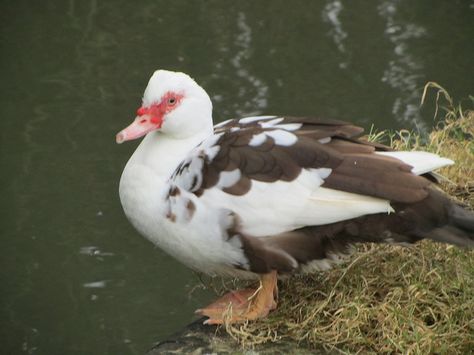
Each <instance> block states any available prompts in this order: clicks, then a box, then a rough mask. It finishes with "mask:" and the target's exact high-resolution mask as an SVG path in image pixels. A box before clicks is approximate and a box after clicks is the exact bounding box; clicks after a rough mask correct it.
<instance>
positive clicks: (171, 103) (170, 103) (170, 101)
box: [168, 97, 176, 106]
mask: <svg viewBox="0 0 474 355" xmlns="http://www.w3.org/2000/svg"><path fill="white" fill-rule="evenodd" d="M175 103H176V99H175V98H174V97H170V98H169V99H168V105H171V106H173V105H174V104H175Z"/></svg>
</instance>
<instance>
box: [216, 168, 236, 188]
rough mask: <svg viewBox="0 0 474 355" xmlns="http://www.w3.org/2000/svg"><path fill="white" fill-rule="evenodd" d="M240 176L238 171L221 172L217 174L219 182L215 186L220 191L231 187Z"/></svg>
mask: <svg viewBox="0 0 474 355" xmlns="http://www.w3.org/2000/svg"><path fill="white" fill-rule="evenodd" d="M241 176H242V174H241V172H240V170H239V169H235V170H232V171H221V173H220V174H219V181H218V182H217V185H216V186H217V187H218V188H221V189H224V188H226V187H231V186H233V185H234V184H235V183H236V182H237V181H239V180H240V177H241Z"/></svg>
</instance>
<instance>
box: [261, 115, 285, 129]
mask: <svg viewBox="0 0 474 355" xmlns="http://www.w3.org/2000/svg"><path fill="white" fill-rule="evenodd" d="M281 121H283V117H278V118H275V119H273V120H270V121H265V122H260V123H259V125H260V126H261V127H262V128H273V127H275V125H276V124H278V123H280V122H281Z"/></svg>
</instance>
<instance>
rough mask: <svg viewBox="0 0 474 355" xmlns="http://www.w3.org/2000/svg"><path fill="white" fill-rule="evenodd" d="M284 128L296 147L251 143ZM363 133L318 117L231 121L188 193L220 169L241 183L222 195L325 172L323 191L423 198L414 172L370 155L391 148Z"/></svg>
mask: <svg viewBox="0 0 474 355" xmlns="http://www.w3.org/2000/svg"><path fill="white" fill-rule="evenodd" d="M277 119H281V120H280V121H279V122H277V123H276V124H275V125H274V126H271V125H268V122H271V121H272V120H277ZM262 123H263V126H262ZM265 123H267V125H266V126H265ZM285 125H286V126H285ZM298 126H299V127H298ZM286 127H291V128H288V131H287V132H289V133H290V134H294V135H295V136H296V137H297V140H296V142H294V144H291V145H283V144H277V142H276V141H275V139H274V138H272V137H271V134H270V135H267V136H265V139H262V140H261V141H260V142H259V143H260V144H254V145H253V146H252V145H250V142H251V141H252V138H253V137H255V136H256V135H259V134H262V133H263V134H266V133H270V132H272V131H275V130H285V129H286ZM295 127H296V128H298V129H295ZM362 132H363V129H362V128H360V127H357V126H354V125H352V124H349V123H346V122H343V121H336V120H329V119H323V118H317V117H303V118H297V117H285V118H277V117H267V118H262V119H260V120H254V121H252V122H246V121H244V122H243V123H242V122H241V121H238V120H231V121H229V122H227V123H225V124H223V125H220V126H219V127H217V128H216V133H219V134H221V136H220V138H219V139H218V140H217V142H216V143H215V145H218V146H219V151H218V153H217V154H216V156H215V157H213V159H205V160H204V164H203V169H202V172H200V173H201V174H202V179H201V181H202V183H201V184H200V186H193V189H191V191H192V192H195V193H197V194H198V195H200V194H202V193H203V192H204V191H205V189H209V188H212V187H214V186H215V185H216V184H217V183H218V181H219V174H220V172H221V171H232V170H235V169H239V170H240V172H241V178H240V180H238V181H237V182H236V183H235V184H234V185H233V186H230V187H226V188H224V191H225V192H227V193H229V194H234V195H243V194H245V193H247V192H248V191H249V190H250V188H251V186H252V180H253V181H261V182H268V183H271V182H275V181H279V180H283V181H293V180H294V179H296V178H297V177H298V176H299V174H300V173H301V171H302V169H310V168H316V169H317V168H329V169H331V174H330V175H329V177H327V178H326V179H325V182H324V184H323V185H322V186H324V187H328V188H332V189H337V190H342V191H346V192H352V193H358V194H364V195H369V196H375V197H380V198H384V199H388V200H391V201H393V202H404V203H411V202H415V201H419V200H421V199H423V198H425V197H426V196H427V192H426V187H427V186H428V185H429V183H430V182H429V181H428V180H427V179H426V178H424V177H420V176H416V175H414V174H412V173H411V167H410V166H409V165H407V164H405V163H403V162H402V161H400V160H398V159H395V158H391V157H387V156H381V155H378V154H374V153H375V152H376V151H387V150H390V148H389V147H386V146H384V145H382V144H376V143H371V142H367V141H364V140H362V139H359V138H357V137H358V136H360V135H361V134H362ZM180 173H183V172H182V171H181V172H180ZM175 175H176V174H175Z"/></svg>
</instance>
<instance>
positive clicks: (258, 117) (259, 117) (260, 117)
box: [239, 116, 276, 124]
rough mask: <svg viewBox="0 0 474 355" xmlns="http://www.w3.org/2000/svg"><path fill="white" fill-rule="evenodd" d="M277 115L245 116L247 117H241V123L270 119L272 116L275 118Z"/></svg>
mask: <svg viewBox="0 0 474 355" xmlns="http://www.w3.org/2000/svg"><path fill="white" fill-rule="evenodd" d="M275 117H276V116H252V117H245V118H241V119H240V120H239V123H243V124H246V123H252V122H255V121H260V120H268V119H270V118H275Z"/></svg>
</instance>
